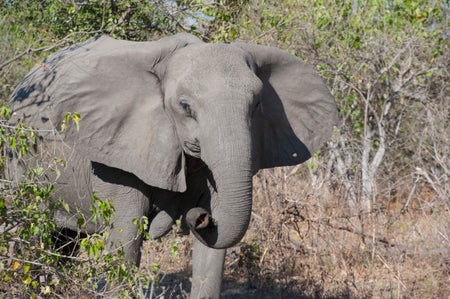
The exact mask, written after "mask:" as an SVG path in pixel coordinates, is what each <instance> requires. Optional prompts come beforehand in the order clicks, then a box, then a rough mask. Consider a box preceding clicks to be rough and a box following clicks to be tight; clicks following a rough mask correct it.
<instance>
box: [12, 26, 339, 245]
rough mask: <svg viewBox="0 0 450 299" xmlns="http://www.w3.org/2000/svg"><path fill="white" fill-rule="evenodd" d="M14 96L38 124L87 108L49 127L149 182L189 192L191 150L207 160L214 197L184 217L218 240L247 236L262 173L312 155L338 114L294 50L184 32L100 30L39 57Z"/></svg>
mask: <svg viewBox="0 0 450 299" xmlns="http://www.w3.org/2000/svg"><path fill="white" fill-rule="evenodd" d="M13 99H14V103H15V108H14V110H15V111H16V117H18V118H21V119H23V120H24V122H26V123H28V124H31V125H33V126H35V127H37V128H40V129H52V128H54V127H55V126H56V127H57V128H58V126H59V125H60V123H61V120H62V119H63V118H64V116H65V115H66V113H67V112H74V111H79V112H80V114H81V122H80V128H79V130H76V129H75V128H73V127H69V128H68V129H66V130H64V131H63V132H60V133H59V134H57V135H56V136H54V137H51V136H50V137H47V138H55V139H62V140H63V141H64V143H65V144H68V145H69V146H71V147H73V148H74V149H75V150H76V151H78V152H79V153H81V154H83V155H84V156H86V157H88V158H89V159H91V160H92V161H95V162H98V163H102V164H105V165H108V166H110V167H114V168H119V169H122V170H125V171H127V172H130V173H133V174H134V175H136V176H137V177H138V178H140V179H141V180H142V181H144V182H145V183H146V184H148V185H151V186H155V187H158V188H162V189H166V190H171V191H176V192H184V191H185V190H186V165H185V161H186V155H189V156H192V157H195V158H199V159H201V160H202V161H203V162H204V163H205V164H206V165H207V166H208V167H209V169H210V171H211V174H212V176H211V180H210V184H211V186H213V188H214V190H215V193H216V196H213V198H212V200H211V202H210V203H209V206H208V207H206V206H203V207H195V208H193V209H192V210H191V211H189V213H188V217H187V219H188V222H189V224H190V226H191V229H192V231H193V232H194V234H195V235H196V237H197V238H198V239H199V240H200V241H202V242H203V243H204V244H206V245H207V246H210V247H213V248H226V247H230V246H232V245H234V244H236V243H237V242H238V241H239V240H240V239H241V238H242V236H243V235H244V233H245V231H246V229H247V227H248V223H249V220H250V214H251V206H252V176H253V175H254V174H255V172H256V171H257V170H258V169H261V168H268V167H275V166H284V165H294V164H299V163H302V162H303V161H305V160H307V159H308V158H309V157H310V156H311V155H312V154H313V153H314V152H315V151H316V150H317V149H318V148H319V147H320V146H321V144H322V143H323V141H324V140H325V139H327V138H328V137H329V136H330V135H331V130H332V127H333V125H334V123H335V121H336V118H337V112H336V105H335V102H334V99H333V97H332V96H331V94H330V92H329V91H328V89H327V87H326V85H325V84H324V83H323V81H322V80H321V78H320V77H319V76H318V75H317V74H316V72H315V71H314V69H313V68H312V67H311V66H309V65H307V64H306V63H304V62H302V61H300V60H299V59H297V58H296V57H294V56H292V55H290V54H288V53H286V52H284V51H281V50H279V49H277V48H272V47H264V46H258V45H253V44H246V43H230V44H223V43H217V44H207V43H203V42H201V41H200V40H199V39H197V38H195V37H193V36H191V35H187V34H181V35H175V36H173V37H168V38H163V39H161V40H159V41H154V42H129V41H119V40H114V39H112V38H110V37H106V36H101V37H98V38H95V39H91V40H88V41H87V42H85V43H83V44H81V45H76V46H72V47H69V48H67V49H65V50H63V51H60V52H57V53H56V54H54V55H52V56H50V57H49V58H48V59H47V60H45V61H44V63H43V64H41V65H39V66H37V67H36V68H35V69H34V70H33V71H32V72H31V73H30V74H29V75H28V76H27V77H26V78H25V80H24V81H22V83H21V85H20V86H19V87H18V88H17V89H16V92H15V93H14V95H13ZM25 99H26V100H25ZM30 101H31V102H30ZM30 105H31V106H33V107H35V108H34V110H33V109H30Z"/></svg>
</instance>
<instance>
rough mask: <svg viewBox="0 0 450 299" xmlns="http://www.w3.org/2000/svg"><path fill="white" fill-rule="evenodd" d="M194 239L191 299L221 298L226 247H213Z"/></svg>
mask: <svg viewBox="0 0 450 299" xmlns="http://www.w3.org/2000/svg"><path fill="white" fill-rule="evenodd" d="M194 239H195V240H194V248H193V252H192V287H191V299H199V298H214V299H215V298H220V290H221V286H222V277H223V267H224V262H225V253H226V249H213V248H210V247H207V246H205V245H203V243H201V242H200V241H198V240H197V239H196V238H194Z"/></svg>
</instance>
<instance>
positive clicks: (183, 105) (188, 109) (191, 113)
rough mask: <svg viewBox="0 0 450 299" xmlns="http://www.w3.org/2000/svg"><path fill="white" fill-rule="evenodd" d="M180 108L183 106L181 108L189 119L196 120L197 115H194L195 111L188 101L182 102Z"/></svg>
mask: <svg viewBox="0 0 450 299" xmlns="http://www.w3.org/2000/svg"><path fill="white" fill-rule="evenodd" d="M180 106H181V108H183V110H184V111H185V113H186V114H187V115H188V116H189V117H192V118H194V119H195V113H194V111H192V109H191V105H189V103H188V102H187V101H186V100H181V101H180Z"/></svg>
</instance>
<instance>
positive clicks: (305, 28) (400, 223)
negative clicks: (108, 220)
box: [0, 0, 450, 298]
mask: <svg viewBox="0 0 450 299" xmlns="http://www.w3.org/2000/svg"><path fill="white" fill-rule="evenodd" d="M448 22H449V5H448V2H446V1H419V0H417V1H414V0H409V1H396V0H370V1H358V0H353V1H313V0H303V1H299V0H285V1H275V0H273V1H272V0H267V1H243V0H235V1H206V0H192V1H144V0H130V1H116V0H111V1H106V0H91V1H73V0H67V1H59V0H42V1H32V0H29V1H14V0H10V1H8V0H3V1H1V2H0V87H1V88H0V101H1V102H0V117H1V122H0V147H1V148H2V154H1V156H0V158H1V162H2V166H1V171H2V172H4V171H5V166H4V165H3V164H4V162H5V160H6V155H5V151H6V147H9V148H12V149H13V150H15V151H16V152H17V154H18V155H24V154H26V152H27V150H28V148H29V147H30V146H31V144H32V143H33V140H34V138H35V133H34V132H33V131H31V130H29V129H28V128H27V127H26V124H24V125H23V126H21V127H18V128H10V127H8V126H7V125H6V123H5V120H6V119H7V118H8V117H9V107H8V104H7V100H8V96H9V95H10V94H11V92H12V91H13V89H14V87H15V86H16V85H17V84H18V82H19V81H20V80H21V78H22V77H23V76H24V75H25V74H26V73H27V72H28V70H29V69H30V68H31V67H32V66H33V65H35V64H37V63H39V62H40V61H41V60H42V58H43V57H45V56H47V55H49V54H50V53H51V52H53V51H56V50H57V49H60V48H61V47H64V46H66V45H69V44H72V43H74V42H78V41H82V40H85V39H87V38H89V37H91V36H94V35H98V34H101V33H102V34H109V35H111V36H113V37H116V38H123V39H129V40H151V39H157V38H159V37H161V36H165V35H169V34H173V33H176V32H183V31H184V32H191V33H193V34H195V35H197V36H199V37H200V38H202V39H203V40H205V41H211V42H216V41H222V42H229V41H235V40H242V41H252V42H256V43H261V44H265V45H272V46H277V47H280V48H283V49H285V50H287V51H289V52H291V53H293V54H295V55H297V56H298V57H300V58H302V59H304V60H305V61H308V62H309V63H311V64H313V65H314V66H316V68H317V70H318V71H319V72H320V73H321V75H322V76H323V77H324V78H325V79H326V80H327V82H328V85H329V87H330V89H331V91H332V93H333V94H334V95H335V97H336V101H337V103H338V107H339V112H340V117H341V118H340V123H339V125H338V127H337V128H336V130H335V134H334V136H333V138H332V140H331V141H330V142H329V143H327V144H326V145H325V146H324V147H323V149H322V150H321V151H320V152H319V153H318V154H316V155H315V156H314V157H313V158H312V159H311V160H310V161H308V162H307V163H305V164H304V165H302V166H296V167H289V168H279V169H274V170H265V171H261V172H260V173H258V175H257V176H255V179H254V183H255V191H254V194H255V196H254V197H255V199H254V206H255V208H254V212H253V219H252V223H251V228H250V230H249V232H248V233H247V235H246V237H245V238H244V240H243V241H242V243H241V244H239V245H238V246H236V247H235V248H232V249H230V250H229V251H228V256H227V266H228V267H227V273H226V279H227V283H226V284H225V287H226V288H227V289H228V291H226V292H225V293H224V296H225V297H227V296H230V297H232V295H233V294H232V293H233V291H231V290H233V289H236V290H235V293H238V294H243V295H242V297H243V298H249V297H252V296H253V297H254V298H258V296H260V295H261V294H264V295H265V296H269V297H273V298H287V297H298V296H301V295H302V296H305V297H308V298H309V297H311V298H325V297H346V298H347V297H352V298H353V297H357V298H360V297H361V298H366V297H382V298H391V297H395V298H403V297H405V298H411V297H416V298H443V297H447V296H449V294H450V287H449V285H448V279H449V273H450V266H449V264H450V262H449V260H448V252H450V240H449V237H450V231H449V227H450V217H449V216H450V201H449V198H450V181H449V177H450V159H449V158H448V155H449V153H450V118H449V115H450V98H449V95H450V91H449V84H448V82H449V81H450V80H449V79H450V78H449V57H448V55H447V51H448V34H449V31H448ZM71 121H74V122H77V121H78V117H77V116H76V115H75V114H74V115H68V116H67V122H68V123H69V122H71ZM81 122H82V119H81ZM41 173H42V169H39V168H37V169H30V170H29V172H28V173H27V180H26V181H24V182H23V183H21V184H20V185H17V184H15V183H14V182H11V181H8V180H7V179H6V176H4V175H1V181H0V187H1V194H0V231H1V234H0V298H2V297H4V298H8V297H9V296H10V295H11V294H14V295H13V297H23V298H29V297H35V298H39V297H45V298H50V297H55V298H59V297H62V298H66V297H72V296H74V295H75V294H77V295H78V294H80V293H82V294H86V296H92V294H91V293H90V292H93V290H94V289H95V288H93V287H92V285H94V284H96V283H97V280H96V279H98V278H99V277H107V278H108V279H109V280H110V281H113V282H115V284H113V285H115V286H117V287H121V288H122V289H123V292H124V297H128V296H129V295H130V294H134V295H135V296H144V295H145V294H146V295H147V296H154V295H155V294H156V293H158V292H159V293H161V292H162V293H164V292H165V293H166V294H169V293H170V292H171V291H173V290H175V289H176V290H178V295H179V296H184V295H185V293H184V289H185V288H186V286H185V285H184V286H182V285H178V286H176V287H174V286H173V283H172V285H171V286H168V285H165V282H164V279H163V278H164V277H165V276H164V275H163V273H169V272H180V273H182V274H183V273H184V272H185V271H188V263H189V242H190V241H189V239H188V238H181V237H179V236H176V235H173V236H168V237H167V238H164V239H163V240H162V241H152V242H147V243H146V247H145V252H144V259H143V265H142V267H141V269H140V270H128V269H126V268H125V267H124V266H123V265H122V263H121V261H120V254H119V255H114V254H111V253H106V252H104V251H103V237H104V236H102V235H101V234H99V235H94V236H90V237H86V238H84V239H83V240H82V244H81V245H82V252H81V254H80V255H79V256H77V257H74V258H71V260H70V261H67V260H65V259H62V258H61V255H62V253H61V251H58V250H56V249H57V247H58V244H57V242H55V240H54V239H53V238H52V237H51V234H50V233H51V232H52V231H54V230H55V224H54V223H53V220H52V210H53V209H55V208H57V207H59V208H64V203H63V201H61V202H59V203H55V202H52V203H49V202H48V197H49V195H50V194H51V193H52V190H53V188H52V186H51V185H48V184H45V183H43V182H42V181H41V180H40V174H41ZM97 202H98V204H97V205H96V206H93V208H95V209H97V212H98V213H99V214H100V215H103V216H109V215H110V214H111V213H113V212H114V208H113V207H111V206H109V205H108V203H107V202H102V201H101V199H97ZM42 206H47V208H46V209H43V208H42ZM137 224H138V225H141V226H142V229H145V228H146V223H145V222H144V223H137ZM149 250H152V253H149V252H148V251H149ZM184 276H187V274H186V275H184ZM183 287H184V289H183ZM164 288H167V289H164ZM183 294H184V295H183ZM258 294H259V295H258ZM104 295H106V296H107V294H104Z"/></svg>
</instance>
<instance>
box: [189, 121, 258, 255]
mask: <svg viewBox="0 0 450 299" xmlns="http://www.w3.org/2000/svg"><path fill="white" fill-rule="evenodd" d="M214 139H215V141H216V145H217V147H215V148H214V150H213V151H206V152H204V147H202V160H204V161H205V162H206V164H207V165H209V167H210V170H211V173H212V176H213V179H212V180H211V182H210V184H211V187H210V190H211V200H210V203H209V206H207V205H205V203H203V204H201V207H198V208H193V209H191V210H190V211H189V212H188V213H187V215H186V221H187V223H188V225H189V226H190V228H191V230H192V232H193V233H194V235H195V236H196V237H197V238H198V239H199V240H200V241H201V242H203V243H204V244H205V245H207V246H209V247H212V248H217V249H220V248H228V247H231V246H233V245H235V244H237V243H238V242H239V241H240V240H241V239H242V237H243V236H244V234H245V232H246V230H247V228H248V225H249V222H250V215H251V210H252V176H253V173H252V159H251V156H252V154H251V134H250V124H249V125H245V128H244V129H243V128H236V127H235V128H228V129H227V130H226V132H223V133H222V134H217V135H216V136H215V138H214ZM218 152H219V153H221V154H220V155H221V159H220V160H217V159H216V160H214V159H213V158H212V157H213V156H214V155H215V156H216V157H217V156H218V154H217V153H218Z"/></svg>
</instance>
